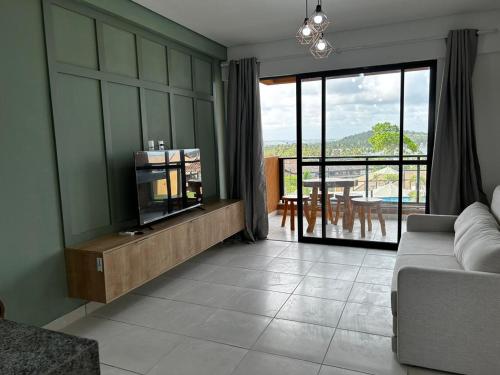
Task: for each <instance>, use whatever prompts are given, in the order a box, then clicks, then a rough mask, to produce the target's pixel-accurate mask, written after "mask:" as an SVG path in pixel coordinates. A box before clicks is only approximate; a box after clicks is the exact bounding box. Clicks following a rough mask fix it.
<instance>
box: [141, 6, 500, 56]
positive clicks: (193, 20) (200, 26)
mask: <svg viewBox="0 0 500 375" xmlns="http://www.w3.org/2000/svg"><path fill="white" fill-rule="evenodd" d="M133 1H135V2H136V3H138V4H141V5H142V6H144V7H146V8H149V9H151V10H152V11H154V12H156V13H158V14H160V15H162V16H164V17H166V18H169V19H171V20H173V21H175V22H177V23H179V24H181V25H183V26H186V27H188V28H190V29H191V30H194V31H196V32H198V33H200V34H202V35H204V36H206V37H208V38H210V39H212V40H215V41H217V42H219V43H221V44H223V45H225V46H227V47H231V46H236V45H242V44H253V43H260V42H267V41H272V40H280V39H286V38H290V37H291V36H293V35H295V32H296V30H297V28H298V26H299V24H300V23H301V22H302V21H303V19H304V15H305V0H133ZM309 8H310V11H309V13H312V11H313V8H314V0H309ZM499 8H500V1H499V0H323V10H324V11H325V12H326V13H327V15H328V16H329V18H330V20H331V21H332V24H331V25H330V28H329V31H343V30H352V29H360V28H365V27H371V26H380V25H385V24H392V23H398V22H405V21H412V20H416V19H422V18H431V17H438V16H446V15H451V14H458V13H467V12H475V11H483V10H491V9H499Z"/></svg>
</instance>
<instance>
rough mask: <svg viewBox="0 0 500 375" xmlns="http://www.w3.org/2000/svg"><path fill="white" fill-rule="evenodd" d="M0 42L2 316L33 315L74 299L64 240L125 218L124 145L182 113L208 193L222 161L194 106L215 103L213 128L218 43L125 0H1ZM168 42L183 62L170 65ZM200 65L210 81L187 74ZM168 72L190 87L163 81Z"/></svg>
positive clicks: (138, 142) (160, 133) (56, 312)
mask: <svg viewBox="0 0 500 375" xmlns="http://www.w3.org/2000/svg"><path fill="white" fill-rule="evenodd" d="M53 4H58V5H53ZM82 4H90V5H92V6H93V7H86V6H84V5H82ZM100 7H102V8H103V9H104V10H105V11H106V13H105V14H104V13H101V12H100V10H99V9H98V8H100ZM109 12H111V13H113V12H115V13H116V14H117V15H118V16H119V17H118V18H116V17H114V16H111V15H110V13H109ZM44 17H45V27H46V30H45V32H46V35H45V36H46V38H44ZM127 19H128V20H130V21H132V22H133V24H128V23H127V22H126V20H127ZM139 25H143V26H144V27H147V28H148V29H149V30H152V31H153V33H150V32H148V31H145V29H142V28H141V27H139ZM159 35H163V36H162V37H160V36H159ZM164 37H165V38H164ZM168 37H172V38H174V39H175V40H179V41H182V43H183V45H180V44H177V43H176V42H175V41H173V40H170V39H167V38H168ZM44 39H45V40H44ZM0 41H1V45H2V48H3V50H4V52H5V51H8V53H7V52H6V53H4V54H2V59H0V67H1V69H0V82H1V83H2V91H3V92H5V93H8V95H3V96H2V99H1V100H0V143H1V147H0V179H1V181H2V182H3V183H2V184H1V194H0V200H1V201H0V207H2V211H3V212H4V214H3V215H0V228H2V232H1V233H2V245H1V246H0V299H2V300H3V301H4V302H5V304H6V307H7V318H8V319H12V320H16V321H21V322H27V323H32V324H36V325H43V324H45V323H48V322H49V321H51V320H53V319H55V318H57V317H59V316H61V315H63V314H65V313H67V312H69V311H71V310H73V309H74V308H76V307H78V306H79V305H81V304H82V303H83V301H79V300H74V299H70V298H68V297H67V288H66V274H65V267H64V253H63V249H64V246H65V243H71V242H77V241H79V240H81V239H84V238H90V237H93V236H95V235H98V234H100V233H105V232H108V231H110V230H114V229H115V228H117V227H119V226H120V225H122V224H126V223H124V222H123V221H127V219H128V218H130V217H131V215H133V214H132V210H133V208H132V209H131V208H130V207H131V206H129V205H127V202H129V203H130V204H131V205H132V206H133V205H135V203H134V202H135V197H134V198H133V199H131V195H132V192H131V191H130V189H129V186H130V185H128V181H129V180H130V179H131V178H133V177H132V176H131V175H130V174H128V171H129V170H130V169H129V168H128V164H127V163H131V155H130V153H131V152H132V150H135V149H138V148H141V147H143V145H144V142H145V141H147V139H149V138H152V139H164V140H166V141H168V142H170V144H172V143H174V141H175V140H174V139H173V138H172V133H173V128H172V126H171V125H173V123H174V119H175V118H179V119H182V118H183V117H187V118H188V120H187V121H186V124H187V125H186V126H184V125H183V123H182V121H181V120H179V122H178V123H177V131H178V132H177V134H178V135H179V137H181V138H180V139H191V140H192V142H194V143H195V144H191V145H190V146H191V147H192V146H200V147H201V149H202V153H203V155H204V163H203V173H204V175H205V180H206V181H207V182H206V183H205V186H206V189H205V190H206V191H210V192H211V194H212V195H217V191H218V187H217V184H216V185H214V184H212V182H211V179H213V178H214V176H216V175H217V173H218V172H217V168H216V164H217V163H220V162H221V161H220V160H217V163H213V161H212V159H210V160H209V159H208V158H209V156H206V155H207V153H208V154H210V152H211V151H210V150H211V149H210V148H211V147H212V143H215V139H209V138H210V137H211V136H210V135H209V136H208V138H207V140H205V139H204V138H205V137H206V136H200V135H201V134H203V132H204V131H208V132H209V133H210V132H212V131H213V129H211V128H210V127H211V126H213V124H212V125H207V126H208V128H204V126H205V125H203V124H202V122H204V121H205V120H206V116H210V115H207V114H206V113H207V112H205V114H200V111H208V113H209V112H210V109H207V108H204V109H202V107H206V106H207V105H208V106H211V107H212V110H213V109H214V108H216V109H215V111H214V112H213V117H214V119H215V124H216V126H217V129H218V130H217V134H218V132H219V129H220V126H221V121H222V116H223V113H222V108H223V107H222V105H223V102H222V98H221V97H220V96H219V97H217V100H215V99H214V97H212V94H211V93H209V90H210V86H212V85H214V87H217V88H220V87H221V81H220V68H219V61H218V60H219V59H224V58H225V48H224V47H222V46H220V45H217V44H216V43H214V42H211V41H209V40H208V39H206V38H203V37H202V36H200V35H197V34H196V33H193V32H191V31H189V30H187V29H185V28H183V27H182V26H179V25H175V24H174V23H172V22H171V21H168V20H166V19H164V18H162V17H160V16H158V15H156V14H154V13H152V12H150V11H148V10H146V9H144V8H142V7H140V6H139V5H137V4H134V3H132V2H130V1H128V0H113V1H109V0H102V1H101V0H79V1H52V0H22V1H19V0H2V1H0ZM45 42H46V43H47V49H46V48H45ZM187 45H189V46H191V47H195V48H197V50H199V51H203V52H204V53H205V54H202V53H199V52H196V51H195V50H191V49H188V48H187V47H186V46H187ZM106 46H107V47H106ZM171 50H176V51H179V52H181V53H182V54H183V55H185V56H188V58H189V60H190V64H192V69H191V70H189V69H186V68H185V66H182V67H179V70H178V71H177V70H176V67H175V66H173V65H172V64H171V63H169V61H170V60H169V59H170V51H171ZM134 54H135V55H134ZM183 55H181V57H182V56H183ZM208 56H210V57H208ZM47 60H48V61H49V63H50V64H49V65H47ZM200 62H202V63H201V66H200ZM203 63H205V64H206V65H204V64H203ZM207 66H211V69H212V75H213V76H214V77H215V80H214V81H213V82H210V83H209V80H212V78H208V76H209V75H208V74H206V73H201V81H200V74H197V72H199V71H203V69H205V71H207ZM172 69H173V70H172ZM48 70H50V87H49V75H48V74H47V71H48ZM176 75H179V76H178V77H177V78H178V79H179V82H186V81H189V80H191V81H192V85H194V86H195V88H194V90H189V89H184V88H174V87H173V86H169V85H168V83H169V82H168V81H167V77H174V76H176ZM181 86H182V84H181ZM50 89H51V90H52V95H51V92H50ZM216 92H218V91H217V90H216ZM176 95H177V96H179V95H180V96H183V97H186V98H188V100H191V102H192V108H193V109H192V111H193V112H192V113H191V114H190V115H186V116H183V114H179V113H177V114H176V107H175V106H174V105H173V103H174V98H175V96H176ZM214 100H215V101H214ZM201 101H204V102H207V103H208V104H207V105H202V106H201V107H200V106H199V104H198V103H199V102H201ZM214 104H215V106H214ZM52 110H53V111H52ZM195 110H196V112H194V111H195ZM212 120H213V119H212ZM218 137H219V134H218ZM127 155H128V156H127ZM208 160H209V161H208ZM125 181H127V182H125ZM124 201H125V204H123V202H124ZM63 224H64V225H63Z"/></svg>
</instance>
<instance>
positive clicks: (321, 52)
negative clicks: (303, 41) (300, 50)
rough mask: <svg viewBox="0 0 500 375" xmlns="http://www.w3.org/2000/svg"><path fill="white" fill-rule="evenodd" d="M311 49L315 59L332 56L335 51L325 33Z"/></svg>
mask: <svg viewBox="0 0 500 375" xmlns="http://www.w3.org/2000/svg"><path fill="white" fill-rule="evenodd" d="M309 50H310V51H311V54H312V55H313V56H314V58H315V59H324V58H326V57H328V56H330V54H331V53H332V52H333V47H332V45H331V43H330V42H329V41H328V40H326V39H325V37H324V36H323V33H321V34H320V35H319V36H318V38H317V39H316V40H315V41H314V43H313V44H312V46H311V48H310V49H309Z"/></svg>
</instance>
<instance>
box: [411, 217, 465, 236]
mask: <svg viewBox="0 0 500 375" xmlns="http://www.w3.org/2000/svg"><path fill="white" fill-rule="evenodd" d="M457 217H458V216H455V215H423V214H411V215H408V219H407V221H406V230H407V231H408V232H453V231H454V228H453V226H454V225H455V220H457Z"/></svg>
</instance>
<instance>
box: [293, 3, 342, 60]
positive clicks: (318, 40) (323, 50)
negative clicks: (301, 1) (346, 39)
mask: <svg viewBox="0 0 500 375" xmlns="http://www.w3.org/2000/svg"><path fill="white" fill-rule="evenodd" d="M307 5H308V4H307V0H306V18H304V22H303V23H302V25H300V27H299V29H298V30H297V35H296V38H297V42H298V43H299V44H309V45H311V46H310V47H309V51H310V52H311V54H312V55H313V56H314V58H315V59H324V58H326V57H328V56H330V54H331V53H332V52H333V46H332V44H331V43H330V42H329V41H328V40H326V38H325V36H324V34H323V31H325V30H326V28H327V27H328V25H329V24H330V21H328V17H327V16H326V14H325V13H324V12H323V9H322V7H321V5H322V4H321V0H318V5H317V6H316V9H315V11H314V13H313V14H312V15H311V17H308V16H307V11H308V6H307Z"/></svg>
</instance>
